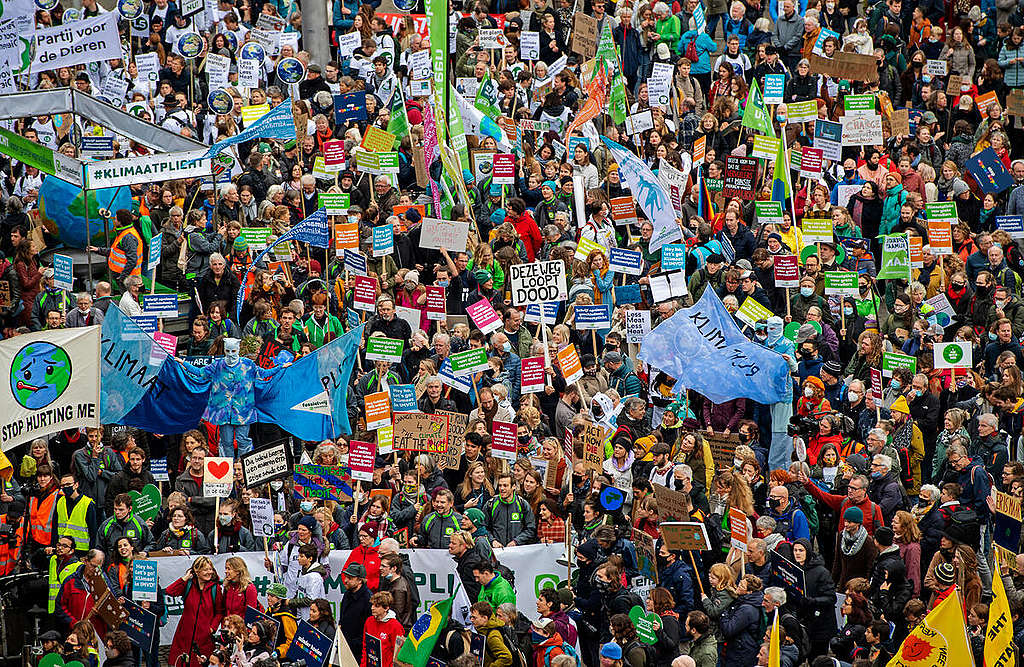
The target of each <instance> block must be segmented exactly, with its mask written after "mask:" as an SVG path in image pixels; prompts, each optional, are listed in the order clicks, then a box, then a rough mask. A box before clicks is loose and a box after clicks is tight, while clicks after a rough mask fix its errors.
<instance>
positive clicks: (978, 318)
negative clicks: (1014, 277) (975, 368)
mask: <svg viewBox="0 0 1024 667" xmlns="http://www.w3.org/2000/svg"><path fill="white" fill-rule="evenodd" d="M994 286H995V278H994V277H993V276H992V274H991V273H989V272H988V271H982V272H980V273H979V274H978V277H977V278H976V279H975V283H974V296H973V297H971V300H970V304H969V305H968V307H967V312H966V313H965V315H966V318H967V320H968V322H969V323H970V324H972V325H973V326H974V329H975V331H978V332H979V333H981V332H982V331H984V330H985V329H986V328H988V327H989V326H991V323H992V322H994V321H995V317H994V315H995V309H996V305H995V299H994V297H993V293H994ZM989 334H990V335H989V341H993V340H994V338H995V337H996V331H994V330H993V331H990V332H989ZM1011 335H1012V328H1011ZM988 348H989V346H988V345H986V348H985V349H986V354H987V350H988ZM988 368H989V366H988V365H986V371H987V370H988Z"/></svg>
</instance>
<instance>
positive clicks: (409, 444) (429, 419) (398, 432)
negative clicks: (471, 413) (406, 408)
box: [393, 412, 448, 454]
mask: <svg viewBox="0 0 1024 667" xmlns="http://www.w3.org/2000/svg"><path fill="white" fill-rule="evenodd" d="M393 427H394V436H393V438H394V448H395V449H397V450H401V451H417V452H427V453H430V454H437V453H439V452H443V451H445V449H446V448H447V446H448V417H447V416H446V415H439V414H432V415H428V414H425V413H423V412H396V413H394V415H393Z"/></svg>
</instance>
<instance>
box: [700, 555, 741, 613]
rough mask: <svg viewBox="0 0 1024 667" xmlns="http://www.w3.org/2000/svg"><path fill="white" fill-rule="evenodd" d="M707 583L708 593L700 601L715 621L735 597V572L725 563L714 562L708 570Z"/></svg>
mask: <svg viewBox="0 0 1024 667" xmlns="http://www.w3.org/2000/svg"><path fill="white" fill-rule="evenodd" d="M708 583H709V584H711V590H710V591H708V592H709V593H710V595H705V596H704V597H703V598H701V603H702V604H703V605H704V611H706V612H707V614H708V616H709V617H710V618H712V619H713V620H716V621H717V620H718V619H719V618H720V617H721V616H722V612H723V611H725V610H726V609H728V608H729V605H731V604H732V603H733V601H734V600H735V599H736V574H735V573H734V572H733V571H732V568H731V567H729V566H728V565H726V564H725V563H715V564H714V565H712V566H711V569H710V570H709V571H708ZM716 625H717V624H716Z"/></svg>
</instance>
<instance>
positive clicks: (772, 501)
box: [768, 498, 782, 510]
mask: <svg viewBox="0 0 1024 667" xmlns="http://www.w3.org/2000/svg"><path fill="white" fill-rule="evenodd" d="M781 504H782V501H781V500H779V499H778V498H769V499H768V507H771V508H772V509H773V510H777V509H779V506H780V505H781Z"/></svg>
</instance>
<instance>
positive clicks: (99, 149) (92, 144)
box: [82, 135, 114, 155]
mask: <svg viewBox="0 0 1024 667" xmlns="http://www.w3.org/2000/svg"><path fill="white" fill-rule="evenodd" d="M82 152H83V153H97V154H102V155H113V154H114V137H94V136H90V135H86V136H84V137H82Z"/></svg>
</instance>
